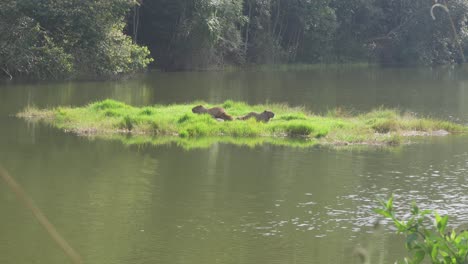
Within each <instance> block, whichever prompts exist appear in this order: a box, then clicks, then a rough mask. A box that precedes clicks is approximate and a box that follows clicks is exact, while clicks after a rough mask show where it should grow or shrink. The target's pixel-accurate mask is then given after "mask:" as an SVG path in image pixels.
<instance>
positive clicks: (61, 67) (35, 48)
mask: <svg viewBox="0 0 468 264" xmlns="http://www.w3.org/2000/svg"><path fill="white" fill-rule="evenodd" d="M134 4H135V2H134V1H131V0H105V1H78V0H11V1H3V2H1V3H0V70H1V73H2V75H7V77H10V78H12V77H13V76H16V75H24V76H30V77H33V78H41V79H46V78H47V79H50V78H53V79H63V78H74V77H86V78H88V77H91V78H96V77H98V78H114V77H117V76H120V75H122V74H131V73H134V72H137V71H141V70H143V69H145V68H146V66H147V65H148V64H149V63H150V62H151V61H152V59H151V58H149V51H148V49H147V48H146V47H140V46H138V45H135V44H133V43H132V41H131V39H130V38H129V37H128V36H125V35H124V34H123V28H124V18H125V16H126V13H127V12H128V11H129V10H130V8H131V7H132V6H133V5H134Z"/></svg>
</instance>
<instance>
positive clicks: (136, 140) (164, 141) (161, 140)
mask: <svg viewBox="0 0 468 264" xmlns="http://www.w3.org/2000/svg"><path fill="white" fill-rule="evenodd" d="M101 138H104V139H112V140H118V141H121V142H122V143H124V144H125V145H150V146H161V145H171V144H175V145H177V146H179V147H181V148H183V149H187V150H189V149H197V148H209V147H210V146H212V145H213V144H215V143H224V144H232V145H237V146H246V147H249V148H254V147H256V146H260V145H263V144H270V145H276V146H288V147H311V146H314V145H317V143H318V141H317V140H314V139H312V140H310V139H309V140H306V139H290V138H271V137H246V138H235V137H196V138H181V137H175V136H162V137H158V136H153V137H149V136H142V135H134V136H126V135H119V134H113V135H105V136H101Z"/></svg>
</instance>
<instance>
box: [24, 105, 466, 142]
mask: <svg viewBox="0 0 468 264" xmlns="http://www.w3.org/2000/svg"><path fill="white" fill-rule="evenodd" d="M197 104H198V103H193V104H180V105H168V106H163V105H155V106H145V107H141V108H139V107H133V106H130V105H126V104H124V103H122V102H118V101H114V100H110V99H107V100H104V101H100V102H95V103H92V104H89V105H87V106H84V107H76V108H67V107H61V108H57V109H53V110H38V109H35V108H27V109H25V111H24V112H23V113H20V114H18V115H19V116H20V117H24V118H31V119H33V120H43V121H44V122H47V123H50V124H52V125H53V126H56V127H58V128H61V129H65V130H67V131H73V132H75V133H78V134H89V131H93V133H96V134H98V135H100V134H102V135H109V134H113V133H120V132H122V130H125V132H131V133H133V134H147V135H153V134H157V135H159V136H170V137H181V138H185V139H187V138H195V137H231V138H244V137H262V138H263V137H273V138H285V139H286V138H288V139H292V138H295V139H297V140H298V141H294V140H293V141H294V142H295V143H298V142H299V141H301V140H302V141H304V142H303V143H304V144H303V145H311V142H310V141H314V144H316V143H317V142H319V143H322V144H331V145H352V144H362V145H399V144H401V143H402V142H403V137H404V136H405V132H413V131H414V130H416V129H422V130H421V132H422V133H426V134H429V132H430V131H434V130H440V129H442V128H447V129H449V130H448V131H449V132H468V129H467V127H465V126H462V125H456V124H452V123H449V122H441V121H438V120H430V119H416V118H414V117H410V116H406V115H399V114H397V115H396V116H394V114H392V113H397V111H394V110H387V109H380V110H376V111H373V112H371V113H368V114H362V115H349V116H346V117H329V116H315V115H311V114H309V113H307V112H305V111H304V110H303V109H302V108H291V107H288V106H286V105H283V104H272V105H254V106H250V105H247V104H245V103H243V102H234V101H230V100H229V101H226V102H224V103H223V104H220V105H225V106H229V108H227V109H226V111H227V112H228V113H229V114H230V115H232V116H234V117H239V116H244V115H245V114H247V113H249V112H252V111H255V112H260V111H263V110H264V109H270V110H271V111H273V112H274V113H275V117H274V118H272V119H271V120H270V121H269V122H267V123H264V122H257V121H256V120H255V119H254V118H251V119H249V120H234V121H224V122H220V121H217V120H216V119H214V118H213V117H212V116H211V115H209V114H201V115H199V114H194V113H192V111H191V109H192V107H193V106H195V105H197ZM204 105H205V106H206V107H214V106H216V105H210V104H204ZM385 117H387V118H388V120H392V122H396V124H397V126H398V128H399V129H398V130H393V129H391V130H388V131H387V130H385V131H383V130H381V131H382V132H379V130H377V131H376V129H375V120H376V119H377V118H379V119H378V120H381V121H382V122H383V123H385V122H386V121H388V120H387V119H385ZM421 120H424V127H419V122H418V121H421ZM447 124H451V125H450V126H449V125H447ZM384 132H385V133H384ZM410 134H411V133H410ZM306 141H307V142H306Z"/></svg>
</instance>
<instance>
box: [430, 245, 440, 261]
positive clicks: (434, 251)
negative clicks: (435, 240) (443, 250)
mask: <svg viewBox="0 0 468 264" xmlns="http://www.w3.org/2000/svg"><path fill="white" fill-rule="evenodd" d="M438 249H439V248H438V247H437V246H436V245H434V246H433V247H432V250H431V258H432V261H436V260H437V255H439V250H438Z"/></svg>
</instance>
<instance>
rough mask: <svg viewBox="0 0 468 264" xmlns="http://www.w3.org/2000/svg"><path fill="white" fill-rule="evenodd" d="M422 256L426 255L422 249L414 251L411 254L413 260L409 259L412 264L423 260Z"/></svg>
mask: <svg viewBox="0 0 468 264" xmlns="http://www.w3.org/2000/svg"><path fill="white" fill-rule="evenodd" d="M424 256H426V252H424V251H423V250H418V251H416V252H415V253H414V255H413V261H411V263H413V264H418V263H421V261H423V260H424Z"/></svg>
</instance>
